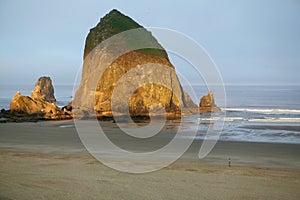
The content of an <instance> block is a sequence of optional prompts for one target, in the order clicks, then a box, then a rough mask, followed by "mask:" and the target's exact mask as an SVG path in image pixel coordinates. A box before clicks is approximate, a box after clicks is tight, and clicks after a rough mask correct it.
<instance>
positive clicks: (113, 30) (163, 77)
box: [73, 10, 197, 117]
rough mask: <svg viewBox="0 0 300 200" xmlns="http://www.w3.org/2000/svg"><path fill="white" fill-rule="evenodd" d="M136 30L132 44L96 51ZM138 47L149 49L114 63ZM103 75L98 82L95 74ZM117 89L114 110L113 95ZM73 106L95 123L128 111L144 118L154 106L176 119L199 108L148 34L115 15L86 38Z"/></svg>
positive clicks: (122, 41) (126, 42)
mask: <svg viewBox="0 0 300 200" xmlns="http://www.w3.org/2000/svg"><path fill="white" fill-rule="evenodd" d="M136 28H139V31H138V34H136V32H135V33H133V34H136V35H135V37H134V38H133V39H132V38H130V37H124V36H123V37H121V38H120V39H119V40H117V41H115V42H113V43H105V42H104V43H102V44H101V45H100V46H99V44H100V43H101V42H102V41H104V40H106V39H108V38H110V37H112V36H114V35H116V34H118V33H120V32H123V31H126V30H131V29H136ZM129 36H130V35H129ZM141 43H142V44H143V45H146V46H147V45H148V46H150V47H151V48H144V49H138V50H130V51H128V52H126V53H124V54H121V55H120V56H117V57H116V58H115V59H113V58H114V56H115V55H118V54H117V53H116V51H120V50H122V49H126V48H128V47H129V46H132V45H133V46H134V45H136V44H138V45H139V44H141ZM129 49H130V48H129ZM110 59H111V60H110ZM160 66H161V67H160ZM101 70H102V73H101V74H102V76H101V77H99V76H98V75H97V73H96V72H97V71H101ZM124 77H126V78H125V79H124ZM94 80H96V83H94V84H93V83H92V81H94ZM143 83H145V84H143ZM137 85H138V86H139V87H138V88H135V87H136V86H137ZM117 86H118V87H119V88H118V90H117V91H118V93H116V95H115V96H114V99H113V102H115V104H114V105H115V107H114V108H112V106H111V103H112V95H113V92H114V89H116V87H117ZM128 93H130V94H131V95H130V96H129V97H128V96H126V95H128ZM127 97H128V98H127ZM126 104H128V107H127V105H126ZM73 106H74V110H75V113H77V114H78V113H91V112H93V111H96V114H97V116H98V117H99V116H100V117H101V116H112V110H114V111H116V112H118V113H120V114H122V113H126V110H127V111H128V109H129V113H130V115H131V116H133V117H134V116H148V115H149V110H155V107H157V106H159V107H162V108H164V109H165V111H166V112H167V115H168V116H173V117H174V116H178V115H180V114H181V113H182V112H183V110H182V109H189V108H190V109H195V108H197V106H196V105H195V104H194V103H193V102H192V100H191V99H190V97H189V96H188V95H187V94H185V93H184V91H183V89H182V87H181V85H180V83H179V80H178V78H177V75H176V72H175V68H174V66H173V65H172V64H171V62H170V61H169V58H168V55H167V53H166V51H165V50H164V49H163V48H162V47H161V45H160V44H159V43H158V42H157V40H156V39H155V38H154V37H153V36H152V34H151V33H150V32H149V31H147V30H146V29H144V28H142V26H140V25H139V24H137V23H136V22H135V21H133V20H132V19H131V18H129V17H127V16H125V15H123V14H122V13H120V12H119V11H117V10H112V11H111V12H110V13H108V14H107V15H106V16H105V17H103V18H102V19H101V20H100V23H98V24H97V26H96V27H94V28H92V29H91V30H90V32H89V34H88V36H87V38H86V43H85V50H84V64H83V70H82V79H81V83H80V85H79V87H78V90H77V91H76V95H75V97H74V101H73Z"/></svg>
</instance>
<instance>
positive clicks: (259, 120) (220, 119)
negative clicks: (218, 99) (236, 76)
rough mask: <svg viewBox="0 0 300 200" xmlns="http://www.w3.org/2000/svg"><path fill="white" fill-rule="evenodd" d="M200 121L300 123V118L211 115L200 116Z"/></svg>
mask: <svg viewBox="0 0 300 200" xmlns="http://www.w3.org/2000/svg"><path fill="white" fill-rule="evenodd" d="M199 120H200V121H225V122H233V121H248V122H274V123H276V122H277V123H279V122H282V123H284V122H295V123H300V118H243V117H225V118H224V117H210V118H199Z"/></svg>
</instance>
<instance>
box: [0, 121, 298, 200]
mask: <svg viewBox="0 0 300 200" xmlns="http://www.w3.org/2000/svg"><path fill="white" fill-rule="evenodd" d="M107 123H110V122H107ZM72 124H73V122H72V121H54V122H38V123H7V124H0V163H1V165H0V199H299V198H300V192H299V184H300V170H299V169H300V167H299V166H300V157H299V155H300V145H296V144H272V143H249V142H221V141H219V142H218V143H217V145H216V146H215V148H214V149H213V151H212V152H211V153H210V154H209V155H208V156H207V157H206V158H204V159H201V160H199V158H198V151H199V148H200V146H201V141H195V142H194V143H193V144H192V146H191V147H190V148H189V149H188V151H187V152H186V153H185V154H184V156H183V157H182V158H180V159H179V160H178V161H176V162H175V163H173V164H172V165H170V166H168V167H166V168H164V169H162V170H159V171H156V172H152V173H146V174H129V173H123V172H118V171H115V170H113V169H110V168H108V167H106V166H104V165H102V164H101V163H100V162H98V161H97V160H96V159H94V158H93V157H92V156H91V155H89V153H88V152H87V151H86V150H85V148H84V147H83V145H82V144H81V141H80V140H79V137H78V135H77V133H76V130H75V128H74V126H72ZM107 125H108V126H109V124H107ZM112 137H113V139H115V140H121V141H122V142H123V143H127V144H129V145H130V144H131V143H132V142H133V141H130V139H128V138H122V137H120V135H118V134H115V135H113V134H112ZM153 142H156V143H158V146H159V145H160V144H159V143H162V144H163V143H164V141H163V140H162V139H161V138H157V139H156V140H154V141H153ZM141 146H142V145H141ZM228 157H230V158H231V160H232V167H228V166H227V158H228Z"/></svg>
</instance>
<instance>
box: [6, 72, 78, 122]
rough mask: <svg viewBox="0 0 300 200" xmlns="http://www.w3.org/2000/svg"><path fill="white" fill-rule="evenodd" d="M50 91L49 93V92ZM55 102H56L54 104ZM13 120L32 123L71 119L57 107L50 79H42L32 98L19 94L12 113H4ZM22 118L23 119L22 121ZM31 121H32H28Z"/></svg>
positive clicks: (16, 96)
mask: <svg viewBox="0 0 300 200" xmlns="http://www.w3.org/2000/svg"><path fill="white" fill-rule="evenodd" d="M47 89H49V91H48V90H47ZM53 101H54V102H53ZM3 113H4V114H6V115H4V114H3V115H4V116H7V117H9V118H11V119H15V117H19V119H18V120H21V121H22V119H23V120H24V121H30V120H32V119H36V120H41V119H52V120H60V119H70V118H72V115H71V113H70V112H66V111H63V110H62V109H60V108H59V107H58V106H56V105H55V97H54V89H53V86H52V82H51V79H50V78H49V77H41V78H39V80H38V81H37V83H36V85H35V88H34V90H33V91H32V93H31V97H29V96H23V95H21V93H20V92H17V93H16V94H15V95H14V97H13V98H12V101H11V103H10V113H9V114H7V113H6V112H3ZM20 118H22V119H20ZM28 119H30V120H28Z"/></svg>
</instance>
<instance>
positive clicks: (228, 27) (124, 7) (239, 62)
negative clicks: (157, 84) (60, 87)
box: [0, 0, 300, 85]
mask: <svg viewBox="0 0 300 200" xmlns="http://www.w3.org/2000/svg"><path fill="white" fill-rule="evenodd" d="M45 2H46V3H45ZM45 2H44V1H38V0H36V1H33V0H26V1H22V0H19V1H16V0H0V27H1V28H0V44H1V45H0V69H1V73H0V84H12V83H13V84H22V83H24V84H34V83H35V82H36V80H37V78H38V77H39V76H42V75H49V76H51V78H52V79H53V82H54V84H72V83H73V82H74V80H75V76H76V73H77V71H78V69H80V67H81V66H82V57H83V50H84V42H85V38H86V36H87V34H88V32H89V29H90V28H92V27H94V26H95V25H96V24H97V23H98V22H99V20H100V18H101V17H103V16H104V15H105V14H106V13H107V12H109V11H110V10H111V9H113V8H117V9H118V10H120V11H121V12H123V13H124V14H126V15H128V16H130V17H132V18H133V19H134V20H136V21H137V22H138V23H140V24H141V25H143V26H145V27H162V28H169V29H174V30H176V31H179V32H182V33H184V34H186V35H187V36H189V37H192V38H193V39H194V40H196V41H197V42H198V43H199V44H201V45H202V46H203V47H204V48H205V49H206V51H207V52H208V53H209V55H210V56H211V57H212V59H213V60H214V62H215V63H216V64H217V66H218V68H219V70H220V72H221V75H222V77H223V79H224V82H225V83H226V84H267V85H282V84H285V85H286V84H298V85H299V84H300V78H299V74H300V1H297V0H284V1H281V0H278V1H276V0H263V1H261V0H258V1H255V0H248V1H247V0H245V1H239V0H237V1H223V0H220V1H214V0H207V1H199V0H194V1H188V0H185V1H174V0H170V1H161V0H160V1H154V0H153V1H141V0H133V1H130V0H128V1H124V0H114V1H111V0H103V1H100V0H95V1H88V0H87V1H86V0H78V1H56V0H52V1H45ZM175 65H176V63H175ZM191 79H192V80H191V82H193V83H197V82H198V80H196V79H195V78H194V77H191Z"/></svg>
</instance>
